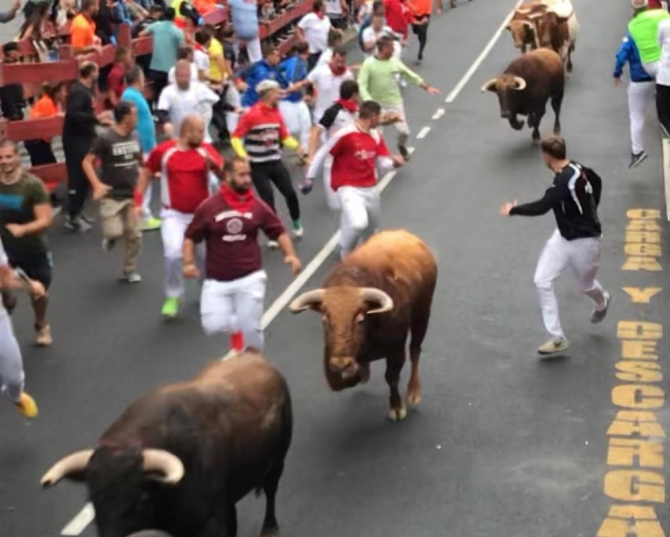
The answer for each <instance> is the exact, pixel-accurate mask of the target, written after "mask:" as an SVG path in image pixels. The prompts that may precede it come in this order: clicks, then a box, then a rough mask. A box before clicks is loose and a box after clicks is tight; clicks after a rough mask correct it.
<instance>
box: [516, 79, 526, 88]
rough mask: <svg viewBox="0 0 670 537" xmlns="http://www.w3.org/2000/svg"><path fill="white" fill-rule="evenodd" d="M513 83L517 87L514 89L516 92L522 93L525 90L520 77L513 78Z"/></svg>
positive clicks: (523, 82)
mask: <svg viewBox="0 0 670 537" xmlns="http://www.w3.org/2000/svg"><path fill="white" fill-rule="evenodd" d="M514 81H515V82H516V83H517V85H518V87H517V88H514V89H515V90H516V91H523V90H525V89H526V81H525V80H524V79H523V78H521V77H520V76H515V77H514Z"/></svg>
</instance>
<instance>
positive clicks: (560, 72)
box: [482, 0, 579, 144]
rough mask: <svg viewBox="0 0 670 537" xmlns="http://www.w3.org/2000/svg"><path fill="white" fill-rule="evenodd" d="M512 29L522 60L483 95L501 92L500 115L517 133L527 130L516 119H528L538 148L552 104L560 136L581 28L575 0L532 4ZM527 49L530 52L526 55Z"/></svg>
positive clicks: (515, 16)
mask: <svg viewBox="0 0 670 537" xmlns="http://www.w3.org/2000/svg"><path fill="white" fill-rule="evenodd" d="M507 29H508V30H509V32H510V33H511V34H512V38H513V39H514V46H515V47H516V48H518V49H519V50H520V51H521V56H520V57H518V58H516V59H514V60H512V62H511V63H510V64H509V65H508V66H507V69H505V71H504V72H503V73H502V74H501V75H500V76H498V77H496V78H492V79H491V80H489V81H488V82H487V83H486V84H484V86H482V91H483V92H485V91H490V92H493V93H497V95H498V99H499V101H500V115H501V117H502V118H504V119H506V120H508V121H509V124H510V125H511V127H512V128H513V129H515V130H521V129H522V128H523V121H519V120H518V119H517V116H528V127H529V128H531V129H533V137H532V140H533V144H537V143H539V142H540V122H541V121H542V118H543V117H544V114H545V112H546V109H547V102H548V101H551V107H552V109H553V110H554V114H555V116H556V117H555V120H554V134H556V135H559V134H560V133H561V121H560V115H561V103H562V102H563V93H564V90H565V71H567V72H568V73H569V72H572V53H573V51H574V50H575V44H576V41H577V31H578V30H579V23H578V22H577V16H576V15H575V10H574V8H573V6H572V4H571V3H570V0H531V1H530V2H529V3H527V4H522V5H521V6H520V7H519V8H518V9H517V10H516V11H515V12H514V14H513V15H512V18H511V20H510V23H509V25H508V27H507ZM528 47H529V48H530V49H531V50H530V52H528V53H526V49H527V48H528Z"/></svg>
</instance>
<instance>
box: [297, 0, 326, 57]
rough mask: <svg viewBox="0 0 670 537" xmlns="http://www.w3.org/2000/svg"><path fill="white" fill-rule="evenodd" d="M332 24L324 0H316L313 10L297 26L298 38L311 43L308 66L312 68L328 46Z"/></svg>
mask: <svg viewBox="0 0 670 537" xmlns="http://www.w3.org/2000/svg"><path fill="white" fill-rule="evenodd" d="M331 28H332V25H331V24H330V19H329V18H328V17H326V13H325V7H324V3H323V0H314V6H313V8H312V12H311V13H308V14H307V15H305V16H304V17H303V18H302V19H300V22H299V23H298V25H297V26H296V32H297V35H298V38H299V39H301V40H302V41H306V42H307V44H308V45H309V60H308V62H307V68H308V69H312V68H313V67H314V66H315V65H316V62H317V61H319V56H321V54H322V53H323V52H324V51H325V50H326V49H327V48H328V33H329V32H330V29H331Z"/></svg>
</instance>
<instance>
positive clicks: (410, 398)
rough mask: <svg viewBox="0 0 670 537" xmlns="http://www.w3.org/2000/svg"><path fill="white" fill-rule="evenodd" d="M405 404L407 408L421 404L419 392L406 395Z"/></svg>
mask: <svg viewBox="0 0 670 537" xmlns="http://www.w3.org/2000/svg"><path fill="white" fill-rule="evenodd" d="M407 404H408V405H409V406H419V405H420V404H421V390H416V391H415V392H408V393H407Z"/></svg>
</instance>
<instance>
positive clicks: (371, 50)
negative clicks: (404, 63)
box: [361, 15, 402, 59]
mask: <svg viewBox="0 0 670 537" xmlns="http://www.w3.org/2000/svg"><path fill="white" fill-rule="evenodd" d="M384 35H388V36H390V37H392V38H393V56H395V57H396V58H398V59H400V55H401V53H402V45H401V44H400V41H399V40H398V39H396V38H395V34H394V33H393V30H391V27H390V26H387V25H385V24H384V16H383V15H373V16H372V22H371V24H370V26H368V27H367V28H365V29H364V30H363V32H362V33H361V40H362V41H363V52H364V53H365V55H366V56H367V57H368V58H369V57H371V56H374V54H375V51H376V50H377V41H378V40H379V38H380V37H382V36H384Z"/></svg>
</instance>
